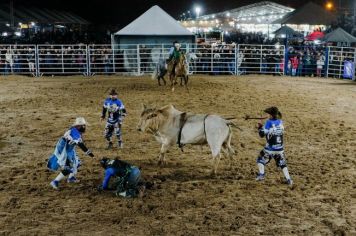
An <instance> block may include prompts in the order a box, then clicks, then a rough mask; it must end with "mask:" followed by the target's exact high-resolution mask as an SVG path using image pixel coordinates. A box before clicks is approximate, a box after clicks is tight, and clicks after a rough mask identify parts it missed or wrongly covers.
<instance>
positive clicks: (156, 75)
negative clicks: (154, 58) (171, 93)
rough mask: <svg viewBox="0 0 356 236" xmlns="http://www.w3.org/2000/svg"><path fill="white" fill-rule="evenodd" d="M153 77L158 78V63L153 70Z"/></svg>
mask: <svg viewBox="0 0 356 236" xmlns="http://www.w3.org/2000/svg"><path fill="white" fill-rule="evenodd" d="M151 79H153V80H156V79H158V64H157V66H156V68H155V69H154V70H153V73H152V75H151Z"/></svg>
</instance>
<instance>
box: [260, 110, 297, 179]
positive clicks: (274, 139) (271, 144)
mask: <svg viewBox="0 0 356 236" xmlns="http://www.w3.org/2000/svg"><path fill="white" fill-rule="evenodd" d="M264 112H265V113H267V114H268V115H269V119H268V120H267V121H266V123H265V124H264V125H262V123H258V133H259V135H260V137H261V138H263V137H266V141H267V144H266V146H265V148H264V149H263V150H262V151H261V152H260V155H259V156H258V157H257V166H258V170H259V172H258V175H257V178H256V180H257V181H261V180H264V178H265V166H266V165H267V164H268V162H269V161H270V160H271V159H274V160H275V161H276V165H277V167H279V168H281V170H282V172H283V174H284V176H285V178H286V180H287V183H288V185H289V186H292V185H293V181H292V179H291V177H290V175H289V172H288V168H287V162H286V159H285V156H284V144H283V133H284V126H283V121H282V120H281V118H282V114H281V112H280V111H279V110H278V108H277V107H269V108H267V109H266V110H264Z"/></svg>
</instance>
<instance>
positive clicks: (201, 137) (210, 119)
mask: <svg viewBox="0 0 356 236" xmlns="http://www.w3.org/2000/svg"><path fill="white" fill-rule="evenodd" d="M231 126H233V123H232V122H230V121H228V120H226V119H224V118H222V117H220V116H218V115H204V114H191V113H184V112H181V111H178V110H177V109H175V108H174V107H173V106H172V105H167V106H164V107H162V108H160V109H156V108H147V107H146V106H145V105H143V110H142V113H141V117H140V121H139V123H138V127H137V128H138V130H139V131H141V132H147V133H151V134H153V135H154V137H155V138H156V140H157V141H158V142H159V143H161V144H162V146H161V151H160V154H159V164H164V163H165V153H166V152H167V150H168V149H169V148H170V147H171V146H172V145H174V144H178V145H179V146H180V147H182V145H185V144H195V145H203V144H208V145H209V147H210V149H211V153H212V156H213V173H214V174H216V172H217V168H218V164H219V161H220V158H221V150H223V151H224V153H225V154H226V155H227V156H228V157H230V164H231V161H232V158H233V157H232V155H233V154H234V150H233V148H232V147H231V137H232V130H231Z"/></svg>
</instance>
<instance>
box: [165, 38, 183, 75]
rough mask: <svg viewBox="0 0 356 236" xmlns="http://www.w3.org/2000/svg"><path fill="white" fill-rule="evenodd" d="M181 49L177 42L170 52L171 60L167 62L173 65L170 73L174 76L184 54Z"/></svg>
mask: <svg viewBox="0 0 356 236" xmlns="http://www.w3.org/2000/svg"><path fill="white" fill-rule="evenodd" d="M180 47H181V45H180V44H179V43H178V42H177V41H175V42H174V43H173V47H172V48H171V49H170V50H169V58H168V60H167V64H169V63H173V67H172V71H170V72H171V73H173V74H174V71H175V68H176V65H177V64H178V61H179V58H180V56H181V54H182V51H181V50H180Z"/></svg>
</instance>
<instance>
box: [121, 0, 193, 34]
mask: <svg viewBox="0 0 356 236" xmlns="http://www.w3.org/2000/svg"><path fill="white" fill-rule="evenodd" d="M115 35H125V36H133V35H141V36H166V35H175V36H193V34H192V33H191V32H190V31H189V30H187V29H186V28H184V27H183V26H182V25H181V24H180V23H178V22H177V21H176V20H175V19H174V18H173V17H171V16H170V15H168V13H166V12H165V11H164V10H162V9H161V8H160V7H159V6H153V7H151V8H150V9H149V10H148V11H146V12H145V13H143V14H142V15H141V16H139V17H138V18H137V19H136V20H134V21H133V22H131V23H130V24H129V25H127V26H126V27H125V28H123V29H122V30H120V31H118V32H117V33H115Z"/></svg>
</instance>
